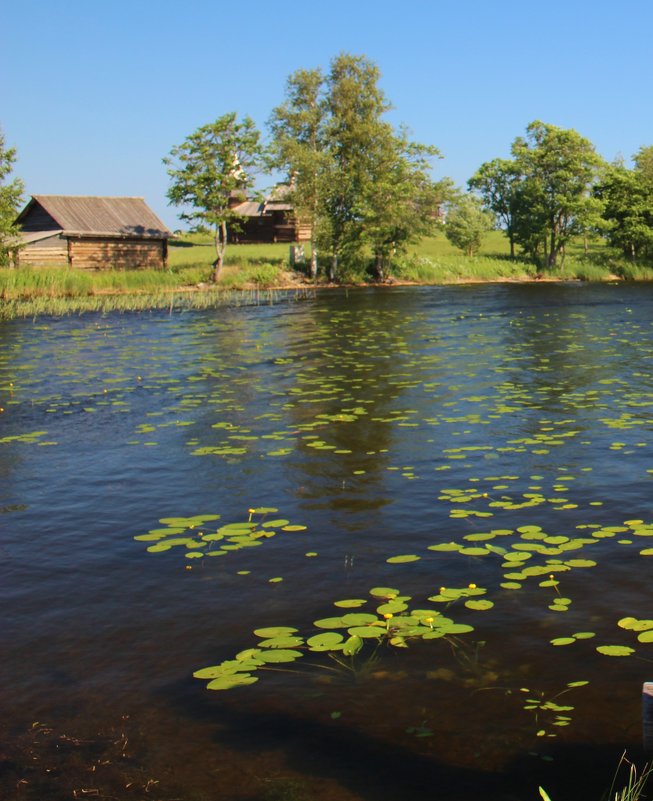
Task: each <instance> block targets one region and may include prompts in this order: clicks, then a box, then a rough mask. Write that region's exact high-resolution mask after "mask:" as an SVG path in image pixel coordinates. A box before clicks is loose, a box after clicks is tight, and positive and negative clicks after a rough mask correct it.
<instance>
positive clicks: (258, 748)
mask: <svg viewBox="0 0 653 801" xmlns="http://www.w3.org/2000/svg"><path fill="white" fill-rule="evenodd" d="M219 695H220V694H219V693H216V694H214V693H211V692H209V691H206V690H203V689H202V690H200V691H199V692H198V691H197V688H196V687H195V686H189V685H188V684H187V683H184V685H183V686H177V687H175V688H174V690H173V692H172V693H171V694H169V693H168V692H167V691H166V692H165V699H166V702H168V703H169V702H170V698H171V697H174V698H175V699H176V704H177V705H179V706H180V707H181V708H180V709H178V710H177V711H178V713H179V714H181V715H182V716H190V717H191V718H193V719H195V720H200V721H203V722H209V723H211V722H214V723H215V724H216V728H215V732H214V734H213V740H214V742H215V743H216V745H224V746H225V747H229V748H231V749H235V750H237V751H239V752H240V753H241V754H242V755H243V758H244V759H247V760H248V759H250V758H251V757H250V756H247V755H253V754H258V753H261V752H266V751H271V750H272V751H277V752H279V751H280V752H282V753H283V761H284V764H285V765H287V766H288V768H291V769H292V770H294V771H296V772H297V773H298V774H300V776H301V780H300V781H299V787H300V789H301V787H305V788H310V786H311V781H313V782H315V781H318V780H330V781H332V782H334V783H336V784H337V785H339V786H340V787H343V788H346V789H347V790H348V792H349V793H353V794H355V796H356V797H358V798H360V799H363V800H364V801H398V800H400V801H436V800H437V801H479V799H483V801H524V800H525V799H539V798H540V795H539V792H538V786H542V787H544V789H545V790H546V791H547V792H548V794H549V796H550V797H551V799H552V801H584V799H595V801H601V799H603V798H607V794H608V791H609V790H610V786H611V783H612V781H613V779H614V776H615V771H616V769H617V766H618V764H619V760H620V757H621V756H622V754H623V752H624V749H623V748H616V747H615V746H614V745H584V744H573V745H565V744H563V743H556V744H554V745H549V746H548V747H547V748H546V750H545V749H542V752H541V754H542V755H544V756H545V758H544V759H542V755H535V754H528V753H524V754H523V755H520V756H519V757H518V758H515V759H514V760H513V761H512V762H510V763H509V764H508V765H507V766H506V767H505V769H503V770H502V771H501V772H491V771H488V770H484V769H475V768H474V767H464V766H455V765H448V764H445V763H443V762H439V761H438V759H437V756H429V755H424V754H419V753H416V752H414V751H412V750H409V749H407V748H402V747H397V746H396V745H394V744H390V743H388V742H385V741H384V740H382V739H379V738H377V737H374V736H370V735H368V734H366V733H365V732H364V731H360V730H357V729H355V728H351V727H350V728H348V727H347V726H346V725H343V724H342V723H341V722H338V721H333V722H325V721H317V720H311V719H306V718H304V717H302V715H301V704H299V703H298V714H297V715H296V716H295V715H292V714H288V713H283V712H281V713H280V712H279V711H278V710H276V709H264V708H259V709H257V710H256V712H255V713H252V712H251V711H248V710H247V709H245V708H243V707H241V706H238V704H235V705H232V704H231V703H229V704H225V703H223V701H222V699H221V698H219V697H218V696H219ZM232 700H233V699H232ZM460 725H461V727H464V725H465V724H464V720H461V722H460ZM627 756H628V759H630V760H631V761H633V762H634V763H635V764H636V765H637V766H638V767H639V766H643V765H644V762H645V758H644V755H643V754H642V753H641V752H640V751H639V750H638V747H637V746H632V745H629V746H628V752H627ZM626 774H627V771H626V770H625V769H624V768H622V770H621V771H620V775H619V779H620V780H621V784H619V783H617V784H615V789H618V788H621V787H623V786H624V785H625V783H626V780H627V775H626ZM305 797H306V798H312V796H311V794H310V792H308V794H307V795H306V796H304V795H303V794H302V793H301V792H299V791H298V798H302V800H303V799H304V798H305ZM612 797H614V791H613V793H612ZM268 798H270V796H269V795H267V794H266V793H264V794H262V795H260V794H257V795H252V796H251V797H248V798H247V801H268ZM216 801H221V799H220V798H219V797H218V796H216Z"/></svg>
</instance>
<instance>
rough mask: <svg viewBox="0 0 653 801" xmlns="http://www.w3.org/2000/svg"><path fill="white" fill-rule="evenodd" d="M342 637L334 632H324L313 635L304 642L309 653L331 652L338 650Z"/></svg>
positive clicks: (342, 640)
mask: <svg viewBox="0 0 653 801" xmlns="http://www.w3.org/2000/svg"><path fill="white" fill-rule="evenodd" d="M344 639H345V638H344V637H343V636H342V634H338V632H335V631H326V632H325V633H324V634H315V635H314V636H313V637H309V638H308V640H306V645H308V647H309V648H310V650H311V651H333V650H334V649H339V648H340V647H341V646H342V644H343V642H344Z"/></svg>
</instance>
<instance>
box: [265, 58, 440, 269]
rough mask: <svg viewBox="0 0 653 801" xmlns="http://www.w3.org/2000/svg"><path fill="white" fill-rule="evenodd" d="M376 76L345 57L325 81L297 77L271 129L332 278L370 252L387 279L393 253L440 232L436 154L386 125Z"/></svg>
mask: <svg viewBox="0 0 653 801" xmlns="http://www.w3.org/2000/svg"><path fill="white" fill-rule="evenodd" d="M379 79H380V73H379V70H378V67H377V66H376V65H375V64H373V63H372V62H371V61H370V60H369V59H367V58H366V57H364V56H356V55H350V54H346V53H343V54H340V55H339V56H337V57H336V58H334V59H333V60H332V61H331V63H330V65H329V70H328V72H327V73H326V74H323V72H322V70H320V69H315V70H298V71H297V72H295V73H293V74H292V75H291V76H290V77H289V79H288V82H287V85H286V99H285V101H284V103H283V104H282V105H280V106H277V107H276V108H275V109H274V111H273V113H272V116H271V119H270V123H269V126H270V130H271V134H272V144H271V152H272V163H273V165H274V166H276V167H278V168H282V169H284V170H285V172H286V175H287V179H288V181H289V182H290V185H291V187H292V189H293V191H292V198H293V201H294V203H295V207H296V210H297V213H298V214H300V215H303V216H304V217H305V218H307V219H308V220H309V221H310V222H311V226H312V230H313V242H312V250H313V252H315V250H316V249H317V248H318V247H319V248H320V249H322V250H324V251H326V252H327V253H328V254H329V256H330V259H329V277H330V278H331V279H334V278H335V277H336V274H337V271H338V265H339V264H340V263H341V261H345V260H346V261H347V262H348V263H352V262H356V261H360V260H361V259H364V258H365V256H366V254H367V253H371V255H372V256H373V257H374V263H375V267H376V273H377V276H378V277H383V275H384V272H385V270H386V269H387V267H388V265H389V262H390V259H391V257H392V256H393V255H394V254H395V253H397V252H399V251H400V250H401V249H402V248H404V247H405V246H406V243H407V242H409V241H411V240H412V239H414V238H416V237H419V236H421V235H423V234H424V233H426V232H429V231H431V230H432V229H433V227H434V224H435V220H436V216H437V215H436V212H437V209H438V205H439V201H440V200H441V197H442V195H443V184H442V183H436V182H434V181H433V180H432V178H431V175H430V170H431V159H432V158H433V157H435V156H437V155H439V154H438V151H437V149H436V148H434V147H432V146H427V145H421V144H418V143H416V142H413V141H411V140H410V138H409V136H408V133H407V131H406V130H405V129H399V130H395V129H394V128H393V127H392V126H391V125H390V123H389V122H387V121H386V119H385V117H384V115H385V113H386V112H387V111H388V110H389V108H390V104H389V103H388V101H387V99H386V97H385V95H384V93H383V91H382V90H381V88H380V87H379ZM343 257H344V258H343ZM316 270H317V263H316V261H315V260H313V262H312V274H313V275H314V274H315V272H316Z"/></svg>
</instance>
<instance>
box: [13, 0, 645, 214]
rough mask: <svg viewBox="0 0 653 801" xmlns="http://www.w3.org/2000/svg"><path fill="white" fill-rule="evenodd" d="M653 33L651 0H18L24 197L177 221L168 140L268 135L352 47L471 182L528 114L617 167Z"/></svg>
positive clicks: (640, 135)
mask: <svg viewBox="0 0 653 801" xmlns="http://www.w3.org/2000/svg"><path fill="white" fill-rule="evenodd" d="M652 30H653V3H651V2H650V0H621V2H620V3H619V4H617V3H615V2H605V0H593V2H590V1H589V0H566V1H563V0H548V2H546V3H535V2H529V0H522V2H516V1H514V0H503V1H500V0H495V1H492V0H432V1H431V2H426V0H413V2H403V3H402V2H400V0H393V2H390V1H389V0H376V1H375V2H371V0H370V1H369V2H368V0H348V1H347V2H344V1H343V0H329V2H326V3H312V2H310V0H305V1H304V2H298V1H297V0H285V2H283V3H272V2H269V0H268V1H267V2H263V1H262V0H247V2H243V1H242V0H233V2H223V0H186V1H185V2H184V3H181V2H169V0H156V1H155V0H131V2H126V0H104V1H101V0H95V2H88V0H85V2H81V0H58V2H57V0H48V2H46V1H45V0H21V2H10V3H7V4H5V8H4V9H3V12H2V46H1V47H0V75H1V76H2V80H1V82H0V127H1V128H2V129H3V131H4V135H5V138H6V141H7V143H8V144H9V145H12V146H14V147H16V148H17V150H18V160H17V162H16V165H15V169H14V174H15V175H17V176H19V177H21V178H22V179H23V180H24V182H25V187H26V194H27V195H29V194H78V195H84V194H93V195H137V196H142V197H145V199H146V201H147V202H148V203H149V204H150V206H151V207H152V208H153V209H154V211H156V212H157V214H159V215H160V216H161V217H162V219H163V220H164V222H166V223H167V224H168V225H169V226H171V227H172V228H177V227H179V225H180V224H179V222H178V220H177V216H176V210H175V209H174V208H173V207H169V206H168V205H167V201H166V197H165V193H166V189H167V186H168V177H167V175H166V172H165V168H164V166H163V164H162V163H161V159H162V158H163V157H164V156H165V155H166V154H167V153H168V152H169V151H170V149H171V147H172V146H173V145H176V144H179V143H181V142H182V141H183V140H184V138H185V137H186V136H187V135H188V134H190V133H191V132H192V131H193V130H195V128H197V127H198V126H199V125H203V124H205V123H207V122H211V121H212V120H214V119H215V118H216V117H218V116H220V115H222V114H224V113H226V112H229V111H237V112H238V113H239V114H240V115H244V114H249V115H250V116H251V117H252V118H253V119H254V120H255V122H256V123H257V124H258V125H259V127H260V128H261V129H263V130H264V129H265V123H266V120H267V118H268V116H269V114H270V111H271V109H272V108H273V107H274V106H275V105H277V104H278V103H280V102H281V101H282V99H283V93H284V85H285V81H286V78H287V76H288V75H289V74H290V73H291V72H293V71H294V70H295V69H298V68H300V67H304V68H310V67H316V66H321V67H323V68H324V69H326V68H328V64H329V61H330V60H331V58H332V57H333V56H335V55H337V54H338V53H339V52H343V51H344V52H348V53H355V54H364V55H366V56H368V57H369V58H370V59H371V60H372V61H374V62H375V63H376V64H377V65H378V67H379V69H380V70H381V75H382V77H381V87H382V88H383V90H384V91H385V93H386V95H387V97H388V99H389V100H390V101H391V103H392V104H393V106H394V108H393V110H392V112H391V113H390V118H391V120H392V121H393V122H395V123H397V124H398V123H405V124H406V125H407V126H408V127H409V129H410V130H411V131H412V134H413V137H414V138H415V139H416V140H418V141H421V142H424V143H428V144H434V145H436V146H437V147H438V148H439V149H440V151H441V152H442V154H443V156H444V158H443V159H442V160H440V161H439V162H438V163H437V165H436V169H435V171H434V174H435V176H436V177H443V176H449V177H451V178H452V179H453V180H454V181H455V183H456V184H458V185H461V186H462V185H464V184H465V182H466V181H467V179H468V178H469V177H470V176H471V175H472V173H473V172H474V171H475V170H476V169H477V168H478V166H479V165H480V164H482V163H483V162H484V161H488V160H490V159H492V158H495V157H499V156H507V155H508V154H509V150H510V144H511V142H512V141H513V139H514V138H515V137H516V136H519V135H521V134H523V133H524V130H525V128H526V126H527V125H528V123H529V122H532V121H533V120H535V119H540V120H543V121H544V122H548V123H552V124H554V125H558V126H561V127H564V128H575V129H576V130H577V131H578V132H579V133H581V134H582V135H583V136H586V137H587V138H588V139H590V140H591V141H592V142H593V143H594V145H595V146H596V149H597V150H598V152H599V153H600V154H601V155H602V156H604V157H605V158H606V159H608V160H612V159H614V158H616V157H617V156H623V157H624V158H625V159H626V160H629V159H630V157H631V156H632V155H633V154H634V153H636V152H637V150H638V149H639V148H640V147H641V146H642V145H651V144H653V103H652V102H651V100H652V97H651V95H652V92H651V88H652V86H653V58H651V50H652V48H651V44H650V39H651V31H652ZM261 185H262V186H264V185H265V181H263V182H262V184H261Z"/></svg>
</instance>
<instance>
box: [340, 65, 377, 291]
mask: <svg viewBox="0 0 653 801" xmlns="http://www.w3.org/2000/svg"><path fill="white" fill-rule="evenodd" d="M379 78H380V72H379V69H378V67H377V66H376V65H375V64H373V63H372V62H371V61H370V60H369V59H367V58H366V57H365V56H353V55H349V54H347V53H342V54H340V55H339V56H337V57H336V58H334V59H333V61H332V62H331V65H330V70H329V74H328V77H327V87H326V88H327V94H326V103H327V110H328V114H329V119H328V122H327V128H326V139H327V150H328V153H329V156H330V167H329V179H328V189H329V191H328V192H327V195H326V197H325V210H326V216H327V218H328V223H329V225H328V229H327V235H328V239H329V242H330V249H331V267H330V271H329V278H330V279H331V280H333V279H335V277H336V273H337V267H338V261H339V259H340V258H341V257H342V256H343V255H346V256H348V257H349V258H350V259H355V258H356V256H357V255H359V254H360V252H361V250H362V247H363V245H364V239H363V237H362V235H361V234H362V231H363V226H364V221H365V220H366V218H367V217H368V216H369V208H368V206H367V204H368V201H369V199H370V198H371V196H372V192H373V185H374V183H375V180H376V179H377V178H378V171H377V170H376V169H375V167H376V166H377V165H378V164H379V161H380V158H381V156H380V151H381V150H382V149H383V147H384V144H385V143H386V142H387V140H388V138H389V137H390V136H391V134H392V129H391V127H390V126H389V124H388V123H386V122H385V121H384V120H382V119H381V118H382V115H383V114H384V113H385V112H386V111H388V109H389V108H390V105H389V104H388V102H387V100H386V98H385V95H384V93H383V91H382V90H381V89H380V87H379V85H378V82H379Z"/></svg>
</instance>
